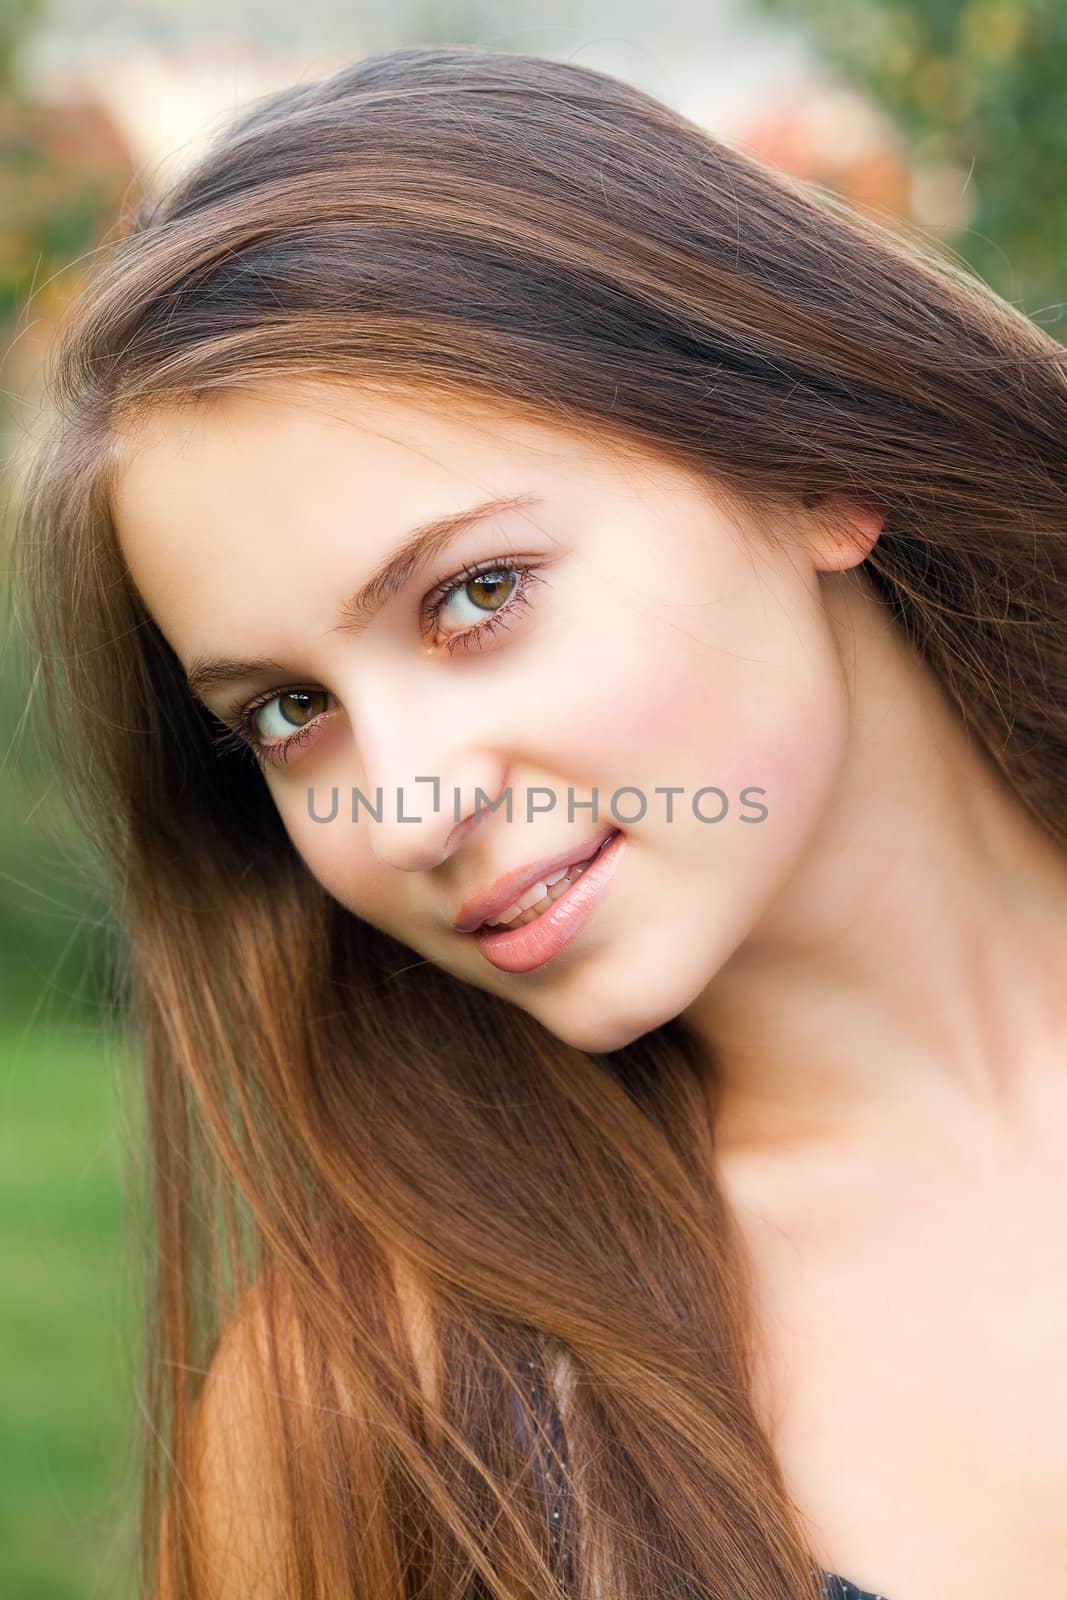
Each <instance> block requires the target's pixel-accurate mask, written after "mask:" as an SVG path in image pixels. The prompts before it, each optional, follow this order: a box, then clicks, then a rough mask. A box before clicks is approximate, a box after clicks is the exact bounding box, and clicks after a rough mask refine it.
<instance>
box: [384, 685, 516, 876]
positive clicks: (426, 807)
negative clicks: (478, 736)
mask: <svg viewBox="0 0 1067 1600" xmlns="http://www.w3.org/2000/svg"><path fill="white" fill-rule="evenodd" d="M374 701H375V703H374V706H373V708H368V704H367V697H364V700H363V706H362V710H359V711H357V712H356V717H357V718H358V721H357V722H356V735H355V737H356V744H357V747H358V751H359V758H360V759H359V763H358V764H359V767H360V770H361V777H360V778H357V785H358V787H359V788H360V789H361V790H362V792H363V794H364V795H365V796H366V802H367V803H366V804H362V803H361V805H360V808H359V825H360V827H363V828H366V829H367V837H368V839H369V842H370V846H371V849H372V850H373V852H374V854H375V855H376V856H377V858H378V859H379V861H381V862H383V864H385V865H386V866H391V867H397V868H398V869H399V870H400V871H402V872H425V871H427V870H429V868H431V867H436V866H439V865H440V864H441V862H443V861H446V860H447V859H448V858H449V856H450V855H452V854H453V852H454V851H455V850H456V849H457V848H458V846H459V845H460V843H461V842H462V841H463V840H464V839H466V838H467V836H468V834H469V833H470V832H471V831H472V830H473V829H474V828H475V827H477V826H478V824H479V822H480V821H482V820H484V819H485V818H486V817H489V816H491V815H492V814H493V813H492V811H491V809H490V808H491V807H492V806H493V805H494V803H495V802H496V801H497V800H498V799H499V798H500V796H501V795H502V793H503V789H504V782H505V778H506V774H507V761H506V759H505V758H504V757H503V756H502V755H500V754H498V753H495V752H493V751H490V750H487V749H485V748H483V747H481V746H478V745H476V744H472V743H471V742H470V741H469V740H468V739H465V738H464V730H463V729H462V728H460V729H456V727H455V707H454V706H452V707H450V708H449V712H445V711H443V710H442V709H441V708H440V707H439V706H438V707H437V708H436V710H435V709H434V708H433V707H432V706H431V705H429V704H428V703H427V702H426V701H425V698H424V703H423V704H422V706H421V708H420V709H419V710H416V709H415V708H414V707H413V706H412V705H411V704H410V702H409V701H408V702H407V703H404V704H400V703H399V697H398V696H397V695H395V694H394V695H392V696H391V697H390V704H389V705H388V706H387V705H386V704H385V701H384V699H383V698H382V697H381V696H380V695H375V696H374ZM467 726H468V727H469V724H467ZM379 790H380V795H379ZM372 809H373V812H375V813H378V812H380V817H379V816H376V815H373V814H372ZM501 811H506V806H501Z"/></svg>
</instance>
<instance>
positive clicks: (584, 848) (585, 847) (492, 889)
mask: <svg viewBox="0 0 1067 1600" xmlns="http://www.w3.org/2000/svg"><path fill="white" fill-rule="evenodd" d="M618 832H619V829H618V828H602V829H601V831H600V832H599V833H598V834H597V835H596V837H595V838H593V839H590V840H586V842H585V843H584V844H577V845H572V846H571V848H570V849H569V850H564V851H563V852H562V853H561V854H560V855H557V856H550V857H549V858H548V859H547V860H545V861H535V862H534V863H533V864H532V865H530V866H526V867H516V868H515V869H514V870H513V871H511V872H505V873H504V875H503V877H500V878H497V880H496V882H495V883H492V884H490V886H489V888H488V889H484V890H483V891H482V893H481V894H476V895H474V896H472V898H471V899H470V900H465V901H464V902H463V904H462V906H461V907H460V909H459V915H458V916H457V917H456V920H455V922H453V924H452V926H453V928H454V929H455V930H456V932H457V933H473V932H474V930H475V928H479V927H481V925H482V923H483V922H487V921H488V920H489V918H490V917H495V916H499V914H500V912H501V911H506V910H507V908H508V906H509V905H511V903H512V901H513V900H517V899H518V898H519V896H520V895H521V894H522V893H523V892H524V891H525V890H526V889H529V888H530V887H531V886H532V885H533V884H535V883H540V882H541V880H542V879H543V878H547V877H550V876H551V874H552V873H553V872H559V871H560V870H561V869H562V868H563V867H573V866H574V865H575V864H576V862H579V861H588V859H589V857H590V856H592V855H595V853H596V852H597V851H598V850H599V849H600V847H601V845H602V844H604V843H606V841H607V840H608V839H610V838H612V837H613V835H615V834H617V833H618Z"/></svg>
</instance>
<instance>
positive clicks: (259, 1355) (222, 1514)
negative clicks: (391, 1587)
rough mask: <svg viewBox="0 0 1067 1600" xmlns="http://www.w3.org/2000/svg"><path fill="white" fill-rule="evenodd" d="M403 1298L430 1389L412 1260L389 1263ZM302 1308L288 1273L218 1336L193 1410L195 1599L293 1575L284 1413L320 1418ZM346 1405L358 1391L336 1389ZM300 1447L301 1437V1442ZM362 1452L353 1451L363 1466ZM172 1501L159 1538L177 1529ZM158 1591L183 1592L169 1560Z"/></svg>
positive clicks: (239, 1595) (429, 1344) (233, 1595)
mask: <svg viewBox="0 0 1067 1600" xmlns="http://www.w3.org/2000/svg"><path fill="white" fill-rule="evenodd" d="M392 1274H393V1282H394V1285H395V1290H396V1304H397V1307H398V1310H399V1313H400V1318H401V1323H402V1326H403V1328H404V1331H405V1335H406V1337H407V1340H408V1343H409V1349H410V1351H411V1354H412V1357H413V1361H414V1366H415V1369H416V1372H417V1374H418V1378H419V1381H420V1383H421V1385H422V1387H423V1388H424V1391H432V1390H433V1389H434V1388H435V1387H436V1384H435V1378H436V1368H435V1364H434V1341H433V1338H432V1332H431V1314H430V1311H429V1303H428V1297H427V1295H426V1293H425V1291H424V1289H423V1288H422V1286H421V1281H420V1279H419V1278H418V1277H417V1275H415V1274H413V1273H412V1272H411V1270H410V1269H408V1268H404V1267H402V1266H401V1265H400V1264H399V1263H397V1262H393V1263H392ZM301 1327H302V1319H301V1317H300V1315H299V1314H298V1308H297V1306H296V1305H295V1303H294V1301H293V1299H292V1295H291V1292H290V1291H289V1290H287V1289H286V1287H285V1284H284V1281H283V1279H282V1278H281V1277H279V1276H276V1275H272V1276H270V1277H268V1278H265V1279H263V1280H260V1281H257V1282H256V1283H255V1284H253V1285H252V1286H251V1288H250V1289H249V1290H247V1291H246V1293H245V1295H244V1296H243V1298H242V1299H241V1300H240V1302H239V1303H238V1306H237V1308H236V1310H235V1312H234V1313H233V1315H232V1316H231V1317H230V1319H229V1321H228V1322H227V1323H226V1325H225V1327H224V1329H223V1332H222V1334H221V1337H220V1338H219V1340H218V1343H217V1346H216V1349H215V1353H214V1356H213V1358H212V1361H211V1365H210V1368H209V1370H208V1373H207V1376H206V1377H205V1379H204V1383H203V1387H202V1388H201V1391H200V1395H199V1398H198V1400H197V1404H196V1407H195V1410H194V1413H193V1418H192V1425H191V1434H190V1440H189V1449H188V1452H187V1464H186V1468H185V1484H186V1492H185V1493H184V1494H183V1495H182V1497H181V1502H182V1514H183V1518H185V1519H187V1520H189V1521H190V1522H191V1526H190V1532H191V1534H192V1538H193V1543H194V1546H195V1550H196V1581H195V1584H194V1585H193V1588H194V1593H195V1596H196V1600H246V1597H247V1600H251V1597H253V1596H254V1597H255V1600H282V1597H283V1596H288V1595H290V1594H291V1593H292V1592H293V1590H294V1588H295V1583H294V1582H293V1581H292V1574H290V1573H289V1571H288V1563H289V1560H290V1557H289V1552H288V1546H289V1543H290V1540H289V1538H288V1536H287V1529H288V1527H289V1523H288V1517H289V1509H288V1481H287V1474H286V1461H287V1457H290V1458H291V1456H292V1454H293V1450H294V1439H293V1437H292V1433H291V1432H289V1433H288V1434H287V1431H286V1425H287V1424H288V1428H289V1429H290V1430H291V1429H292V1428H293V1427H294V1426H295V1427H296V1429H297V1430H298V1431H299V1429H300V1428H301V1427H305V1426H314V1420H315V1416H316V1415H317V1408H316V1407H315V1406H314V1405H313V1404H312V1396H311V1394H310V1389H309V1385H308V1381H307V1356H306V1353H305V1350H304V1347H303V1340H302V1336H301ZM339 1398H340V1399H341V1401H342V1404H343V1406H344V1409H345V1411H346V1413H348V1415H349V1416H350V1417H352V1416H355V1415H356V1414H358V1412H359V1411H360V1409H361V1407H360V1405H359V1400H360V1397H359V1396H358V1395H354V1394H353V1393H352V1392H351V1387H350V1385H349V1384H346V1385H345V1388H344V1393H343V1396H342V1395H339ZM295 1449H296V1453H297V1455H299V1454H300V1451H299V1443H298V1442H296V1443H295ZM359 1465H360V1464H359V1463H353V1466H354V1467H356V1468H357V1469H358V1467H359ZM173 1518H174V1507H173V1505H172V1504H171V1503H170V1502H168V1505H167V1509H166V1512H165V1514H164V1521H163V1527H162V1529H161V1538H162V1540H163V1542H164V1545H166V1544H167V1542H168V1541H169V1540H170V1539H171V1538H172V1537H173ZM158 1571H159V1579H158V1581H157V1585H156V1589H155V1592H154V1595H153V1600H186V1596H185V1595H179V1590H178V1588H177V1586H176V1583H175V1575H174V1573H173V1571H171V1570H169V1564H168V1562H167V1561H166V1560H161V1562H160V1564H159V1568H158Z"/></svg>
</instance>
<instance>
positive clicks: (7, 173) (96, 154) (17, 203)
mask: <svg viewBox="0 0 1067 1600" xmlns="http://www.w3.org/2000/svg"><path fill="white" fill-rule="evenodd" d="M0 4H3V0H0ZM130 171H131V165H130V159H129V155H128V153H127V151H126V149H125V147H124V146H123V144H122V142H121V140H120V138H119V136H118V133H117V131H116V130H115V129H114V128H113V127H112V125H111V123H110V121H109V120H108V118H107V117H106V116H105V115H104V114H103V112H102V111H101V109H100V108H99V107H98V106H96V105H94V104H92V103H91V102H89V101H83V102H77V101H75V102H73V103H71V104H66V103H64V104H51V103H48V104H42V103H38V102H36V101H33V100H27V99H25V98H23V97H22V96H21V95H20V94H19V93H17V92H16V91H15V90H14V89H12V88H10V87H3V86H0V328H4V326H5V324H7V330H6V331H7V332H8V336H10V325H11V323H12V321H13V319H14V318H15V316H16V314H17V313H18V312H19V311H20V310H21V308H22V307H24V306H26V305H28V304H29V303H30V297H31V294H33V293H36V291H37V290H38V288H39V286H40V285H41V284H42V283H44V282H46V281H47V280H49V279H50V278H51V277H52V276H53V274H55V273H58V272H61V271H63V270H64V269H67V268H69V267H70V265H71V264H72V263H73V262H75V261H77V259H78V258H79V257H80V256H81V255H82V254H83V252H85V251H86V250H89V249H91V248H92V246H93V245H94V244H96V243H97V242H98V240H99V239H100V238H101V236H102V235H103V233H104V232H105V231H106V229H107V228H108V227H109V225H110V224H111V223H112V221H113V219H114V217H115V214H116V212H117V211H118V208H119V205H120V202H121V199H122V195H123V192H124V190H125V188H126V186H127V184H128V182H129V179H130ZM30 309H31V311H33V310H34V309H36V303H34V304H32V305H30Z"/></svg>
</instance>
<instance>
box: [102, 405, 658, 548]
mask: <svg viewBox="0 0 1067 1600" xmlns="http://www.w3.org/2000/svg"><path fill="white" fill-rule="evenodd" d="M115 445H116V450H115V471H114V475H113V480H112V493H111V507H112V514H113V519H114V523H115V528H116V533H117V536H118V538H119V541H120V544H121V545H122V546H123V548H124V549H126V550H127V553H129V549H130V547H131V546H133V545H135V544H138V543H141V542H142V539H143V537H144V536H146V535H150V532H151V530H152V529H153V528H154V527H157V526H158V527H160V530H161V531H163V529H164V528H165V529H166V530H167V531H173V530H172V523H173V515H174V513H175V512H176V511H180V513H181V514H182V515H183V516H185V517H189V516H194V517H199V515H200V514H201V513H202V514H204V515H205V516H208V517H209V518H210V517H218V516H219V515H220V512H224V513H225V514H226V515H227V516H230V515H233V514H236V512H237V511H238V508H239V507H241V506H245V507H247V508H249V509H250V510H252V511H253V513H254V514H258V513H260V512H262V513H265V514H267V516H268V518H269V520H270V521H277V520H278V519H281V520H283V521H288V519H289V516H290V515H295V516H296V517H298V518H303V517H306V515H307V513H308V509H309V507H310V506H311V505H313V504H314V503H316V502H321V501H323V500H324V499H325V498H327V497H328V496H329V495H330V494H331V493H340V494H344V495H345V496H346V497H347V499H348V512H349V514H350V515H351V514H352V512H353V511H356V512H358V510H359V506H360V504H361V503H362V504H363V505H366V506H367V507H368V509H370V510H372V511H374V512H375V513H377V512H378V511H379V510H380V508H381V505H382V503H383V501H387V502H388V504H389V505H390V506H392V507H394V508H395V511H394V515H393V517H392V518H391V519H390V520H395V521H396V522H397V525H398V527H402V526H404V525H406V523H407V522H408V521H416V520H418V518H419V517H420V516H421V515H422V514H424V513H425V514H426V515H432V514H433V513H434V511H435V510H439V509H440V508H441V496H442V494H444V495H445V496H446V497H447V495H448V493H449V492H450V491H451V492H457V491H463V490H466V489H472V490H473V489H477V488H479V487H484V488H485V489H486V491H487V493H494V492H498V491H502V492H509V490H510V488H511V487H513V486H514V481H515V474H516V473H522V472H529V471H531V470H533V471H536V472H539V473H540V474H542V475H544V474H551V475H552V476H553V478H558V477H559V476H560V475H561V474H563V475H566V474H567V473H571V474H575V475H577V474H583V475H585V476H588V475H589V474H590V473H593V474H598V473H600V474H603V473H605V472H613V473H622V474H623V475H624V476H626V477H628V478H629V477H631V476H633V475H634V474H636V475H637V477H642V476H644V475H645V474H647V472H649V471H650V470H651V471H653V472H655V471H656V468H657V463H656V461H655V459H654V458H653V457H652V456H651V455H650V454H647V453H645V452H642V451H640V450H637V449H635V448H634V447H633V446H632V445H626V446H623V445H621V444H620V443H619V442H618V441H615V440H613V439H612V438H611V436H610V435H609V434H607V433H601V432H599V431H597V432H596V433H594V432H593V430H591V429H590V430H589V431H588V432H586V431H581V430H579V429H577V428H575V429H573V430H572V429H569V428H563V427H560V426H555V425H552V424H549V423H547V422H545V421H541V420H535V419H532V418H530V417H527V416H523V415H521V414H519V413H516V412H508V411H506V410H504V409H503V408H502V407H501V408H496V407H493V406H491V405H489V404H488V403H485V402H479V401H476V400H464V401H463V402H462V404H461V403H459V402H458V401H454V400H450V399H446V398H441V397H431V396H429V395H424V396H421V397H420V396H419V395H415V394H405V393H395V392H394V393H382V392H380V391H379V392H375V391H368V390H365V389H360V388H359V387H357V386H355V385H351V386H346V385H342V384H339V383H329V382H315V381H312V380H301V381H296V380H291V379H286V380H284V381H282V380H265V381H263V382H262V383H260V384H257V385H256V387H255V388H254V389H251V388H246V389H239V390H231V391H227V392H224V393H219V394H216V395H207V396H205V397H202V398H197V399H196V400H190V401H188V402H185V403H182V404H176V403H173V402H171V403H168V402H165V401H164V402H160V403H159V404H158V405H157V406H155V407H154V408H153V409H152V410H151V411H150V412H149V413H148V414H147V415H146V416H144V417H143V418H141V419H139V420H138V421H137V422H136V423H129V424H127V425H124V426H123V427H122V428H121V429H119V430H118V431H117V433H116V440H115ZM260 526H261V527H262V522H260Z"/></svg>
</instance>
